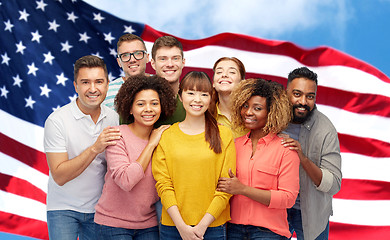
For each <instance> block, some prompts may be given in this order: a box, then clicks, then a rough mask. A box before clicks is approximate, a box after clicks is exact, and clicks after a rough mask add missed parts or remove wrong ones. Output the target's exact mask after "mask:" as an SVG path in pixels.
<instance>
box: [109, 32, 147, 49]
mask: <svg viewBox="0 0 390 240" xmlns="http://www.w3.org/2000/svg"><path fill="white" fill-rule="evenodd" d="M132 41H140V42H142V45H143V46H144V50H145V51H146V45H145V42H144V40H143V39H142V38H140V37H139V36H137V35H134V34H131V33H126V34H124V35H122V36H121V37H120V38H119V40H118V42H117V44H116V47H117V50H118V49H119V47H120V46H121V45H122V43H124V42H132Z"/></svg>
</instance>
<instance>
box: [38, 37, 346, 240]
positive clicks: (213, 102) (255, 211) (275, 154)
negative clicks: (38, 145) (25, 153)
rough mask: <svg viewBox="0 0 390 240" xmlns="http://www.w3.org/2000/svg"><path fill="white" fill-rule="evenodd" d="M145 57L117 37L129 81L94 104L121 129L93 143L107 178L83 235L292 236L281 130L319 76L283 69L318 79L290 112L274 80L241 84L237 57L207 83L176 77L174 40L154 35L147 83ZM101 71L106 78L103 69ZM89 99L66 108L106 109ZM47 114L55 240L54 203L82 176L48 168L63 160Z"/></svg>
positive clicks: (292, 189)
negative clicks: (110, 114)
mask: <svg viewBox="0 0 390 240" xmlns="http://www.w3.org/2000/svg"><path fill="white" fill-rule="evenodd" d="M148 58H149V55H148V54H147V52H146V47H145V44H144V42H143V41H142V39H140V38H139V37H138V36H135V35H132V34H127V35H126V36H123V37H121V38H120V40H119V42H118V59H117V60H118V64H119V66H121V68H122V69H123V70H124V72H125V75H126V76H125V77H123V78H118V79H117V80H114V81H112V82H111V83H110V85H108V80H107V83H104V84H107V86H102V89H105V92H104V97H105V98H106V100H105V101H104V102H103V103H102V104H101V105H102V106H103V105H104V104H106V105H107V106H110V107H112V108H114V109H115V110H116V112H117V113H118V114H119V119H120V121H121V125H119V126H115V127H108V128H106V129H105V130H103V132H102V133H101V134H100V136H99V138H98V139H97V140H96V142H95V144H94V145H96V144H97V142H98V141H99V139H100V140H101V142H102V144H101V145H102V147H101V148H99V149H101V151H99V152H100V153H101V154H104V153H105V159H106V162H107V172H106V173H105V177H104V186H103V190H102V193H101V196H100V195H99V196H97V199H98V201H97V204H96V206H95V207H94V209H95V211H96V212H95V213H94V214H93V215H92V218H93V221H94V223H96V228H97V229H96V230H93V231H92V232H94V234H96V237H97V238H98V239H117V240H120V239H138V240H142V239H152V240H153V239H164V240H165V239H186V240H187V239H246V238H248V239H289V238H290V237H291V235H292V234H291V232H290V229H289V222H288V216H287V209H289V208H291V207H292V206H293V205H294V204H295V203H296V199H297V196H298V192H299V187H300V186H299V178H300V175H299V174H300V171H299V166H300V158H301V156H299V154H301V155H302V150H301V149H300V145H299V144H297V141H295V140H293V139H291V138H288V136H287V137H286V136H283V134H282V131H283V130H285V129H286V128H287V126H288V125H289V123H290V122H291V121H292V117H293V115H294V116H295V115H298V116H299V115H301V116H303V117H304V118H303V120H302V121H301V122H300V123H302V122H304V121H305V120H306V119H307V117H308V116H309V112H310V111H312V110H313V109H314V108H315V106H314V103H315V97H314V98H313V101H311V100H310V99H311V98H310V97H311V96H312V95H313V94H314V95H315V91H316V84H317V82H316V75H315V74H314V73H312V72H311V71H310V70H309V69H307V68H299V69H296V70H294V71H293V72H292V73H290V75H291V74H292V77H291V78H292V79H290V76H289V83H291V81H293V80H294V79H298V80H299V81H298V80H294V81H293V83H294V84H298V83H301V81H306V80H307V77H305V76H300V75H299V74H300V72H303V73H308V74H314V75H315V82H314V80H313V81H312V80H307V81H309V82H310V86H311V88H312V89H311V88H310V91H308V92H309V93H308V94H309V95H310V97H309V98H308V97H307V96H305V97H304V99H307V101H311V102H312V103H310V104H311V105H310V106H311V107H309V109H306V108H307V107H308V105H307V104H306V103H304V104H303V105H302V104H301V103H300V105H299V106H298V107H297V108H296V109H295V110H294V111H295V112H294V114H293V109H294V108H293V107H292V103H291V96H290V95H291V94H294V93H289V94H287V91H286V90H285V89H284V87H283V86H282V85H281V84H279V83H277V82H273V81H269V80H264V79H260V78H257V79H254V78H252V79H245V67H244V64H243V63H242V62H241V61H240V60H239V59H237V58H235V57H222V58H220V59H218V60H217V61H216V62H215V64H214V67H213V77H212V80H211V79H210V77H209V76H208V75H207V74H206V73H205V72H201V71H190V72H188V73H186V74H185V75H184V77H183V78H182V79H181V80H180V76H181V73H182V69H183V67H184V62H185V60H184V56H183V48H182V46H181V44H180V42H179V41H177V40H176V39H175V38H173V37H170V36H164V37H161V38H159V39H157V40H156V42H155V43H154V45H153V48H152V59H151V65H152V67H153V69H155V70H156V74H155V75H150V74H146V73H145V66H146V63H147V62H148V61H149V60H148ZM78 61H79V60H78ZM94 61H95V60H94ZM99 61H102V60H101V59H99ZM103 64H104V63H103ZM76 66H78V64H76V65H75V83H74V84H75V89H76V91H77V90H78V93H79V95H80V94H82V92H81V90H80V88H81V86H83V88H85V89H86V90H85V92H86V93H88V94H89V95H91V88H90V87H89V86H87V85H88V84H91V83H89V81H90V80H88V79H84V80H82V81H81V82H85V86H84V85H81V86H79V85H78V84H79V83H78V82H79V80H78V78H80V76H78V73H77V71H76ZM85 67H86V69H91V68H92V69H94V68H96V66H93V67H91V66H87V65H86V66H85ZM98 68H100V66H98ZM80 69H85V68H83V67H80ZM140 70H141V72H140V73H139V71H140ZM80 71H81V70H80ZM102 71H103V70H102ZM104 71H105V75H106V76H107V70H106V69H105V66H104ZM137 71H138V72H137ZM76 73H77V74H76ZM86 78H88V77H86ZM99 79H100V78H99ZM99 84H103V83H100V82H99ZM87 88H89V89H87ZM107 89H108V93H107ZM113 89H116V90H113ZM110 91H111V93H110ZM299 91H301V90H299ZM299 91H298V92H299ZM302 91H305V93H304V94H306V92H307V91H306V90H302ZM106 93H107V97H106V95H105V94H106ZM102 94H103V93H102ZM298 94H302V93H300V92H299V93H296V95H298ZM89 95H88V96H81V97H79V98H78V99H77V101H76V103H75V104H77V106H79V108H80V110H81V111H82V108H81V107H80V106H83V105H85V106H89V107H91V106H92V105H91V104H92V103H93V104H94V105H96V106H95V108H96V110H95V112H97V117H98V116H99V114H100V115H101V113H102V112H103V109H105V108H103V107H102V108H100V103H101V102H100V103H98V102H97V101H96V99H97V98H96V97H94V98H91V97H89ZM102 96H103V95H102ZM294 97H295V98H296V99H298V98H301V96H294ZM303 101H306V100H303ZM84 102H85V103H84ZM87 103H89V104H90V105H87ZM97 104H98V105H97ZM73 105H74V104H73ZM75 106H76V105H75ZM107 109H108V108H107ZM108 110H110V109H108ZM108 110H104V111H108ZM110 111H112V110H110ZM82 112H83V111H82ZM85 112H86V111H85ZM112 112H113V111H112ZM113 113H115V112H113ZM55 114H58V113H54V115H55ZM84 114H87V113H84ZM97 117H96V120H95V121H94V123H95V124H96V123H97V121H99V120H97ZM51 118H53V117H52V116H50V117H49V119H48V121H47V123H46V125H45V131H46V132H45V134H46V135H45V148H46V151H47V157H48V163H49V168H50V173H51V174H50V179H49V191H48V215H47V216H48V226H49V235H54V234H57V236H59V235H61V234H60V233H58V231H57V229H58V227H56V226H60V225H61V222H60V221H57V220H55V216H56V215H55V214H56V211H55V210H56V209H55V207H52V206H54V205H55V204H57V205H58V200H59V199H60V198H61V197H58V196H59V195H63V194H65V191H68V190H65V188H62V185H64V184H67V182H68V181H73V182H74V184H76V185H74V186H75V187H76V186H77V185H78V183H77V178H78V176H79V175H80V174H82V171H81V170H80V173H78V175H75V174H73V173H72V177H71V178H69V180H67V181H64V182H61V183H59V182H58V177H56V176H58V175H59V173H58V170H57V169H59V168H58V167H57V165H59V164H63V163H65V162H67V161H66V160H68V159H67V158H66V159H65V158H63V160H62V162H61V163H60V162H59V161H58V160H56V159H57V158H58V154H53V153H50V151H54V152H55V151H58V150H57V149H58V148H56V147H55V146H54V145H56V142H55V141H51V139H54V138H57V137H56V136H54V135H53V136H51V135H50V134H51V133H50V132H53V133H54V132H55V129H54V128H53V129H52V130H51V129H50V126H51V121H52V120H50V119H51ZM99 119H100V118H99ZM72 121H73V120H72ZM70 133H71V132H70ZM298 135H299V134H298ZM57 136H58V135H57ZM95 137H97V135H96V136H95ZM93 141H95V140H93ZM336 143H338V142H336ZM94 145H93V146H94ZM93 146H92V147H93ZM103 150H105V152H104V151H103ZM96 154H97V153H96ZM101 154H99V155H98V156H100V155H101ZM76 155H77V154H76ZM61 156H62V155H61ZM80 156H81V155H80ZM302 156H303V157H302V158H303V159H304V158H305V157H304V155H302ZM95 157H96V155H95ZM306 159H307V158H306ZM54 160H55V161H54ZM72 160H73V159H69V162H71V161H72ZM90 163H91V161H90V160H89V163H88V164H90ZM56 164H57V165H56ZM88 164H87V165H85V166H84V169H88ZM69 169H70V168H69ZM56 171H57V172H56ZM70 172H72V171H70ZM340 175H341V172H340ZM95 177H96V176H95ZM92 178H93V177H92ZM323 179H325V177H324V178H323ZM321 181H322V182H323V181H324V180H320V182H321ZM340 181H341V176H340ZM83 184H86V183H85V182H83ZM88 184H90V183H88ZM321 184H322V183H321ZM335 184H336V183H335ZM318 185H320V183H318ZM69 186H70V185H69ZM53 189H57V190H56V197H53V196H54V194H53V193H52V192H53V191H54V190H53ZM335 189H336V188H335ZM338 189H339V188H338ZM69 191H70V190H69ZM335 191H336V190H335ZM336 192H337V191H336ZM77 194H78V195H80V194H81V195H82V194H83V193H77ZM75 196H76V195H75ZM61 201H62V200H61ZM161 204H162V205H161ZM326 206H328V205H326ZM330 207H331V205H330ZM51 208H53V209H51ZM330 211H331V210H330ZM61 214H62V213H61ZM329 214H330V213H329ZM327 217H328V216H327ZM299 221H301V220H300V219H299ZM327 221H328V220H327ZM327 223H328V222H327ZM55 224H57V225H55ZM58 224H59V225H58ZM301 224H302V223H301ZM325 225H326V224H325ZM328 226H329V223H328V225H327V229H325V232H327V231H328ZM301 228H302V227H301ZM316 231H317V230H316ZM320 231H323V229H322V226H321V229H320ZM316 234H317V233H316ZM326 234H327V233H326ZM76 235H77V234H76ZM87 235H88V234H87ZM76 237H77V236H76ZM86 239H90V238H88V237H87V238H86Z"/></svg>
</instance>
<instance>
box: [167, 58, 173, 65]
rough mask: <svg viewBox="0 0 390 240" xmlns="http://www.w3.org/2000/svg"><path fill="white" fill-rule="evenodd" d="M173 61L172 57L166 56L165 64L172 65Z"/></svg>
mask: <svg viewBox="0 0 390 240" xmlns="http://www.w3.org/2000/svg"><path fill="white" fill-rule="evenodd" d="M172 63H173V61H172V59H171V58H168V60H167V66H173V64H172Z"/></svg>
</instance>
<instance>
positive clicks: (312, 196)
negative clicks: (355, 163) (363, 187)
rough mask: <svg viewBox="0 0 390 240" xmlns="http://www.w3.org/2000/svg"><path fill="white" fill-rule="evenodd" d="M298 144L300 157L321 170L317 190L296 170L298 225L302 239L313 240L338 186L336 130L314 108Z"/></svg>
mask: <svg viewBox="0 0 390 240" xmlns="http://www.w3.org/2000/svg"><path fill="white" fill-rule="evenodd" d="M299 143H300V144H301V147H302V151H303V154H304V155H305V156H306V157H308V158H309V159H310V160H311V161H312V162H314V163H315V164H316V165H317V166H318V167H319V168H320V169H321V171H322V180H321V183H320V185H319V186H318V187H317V186H315V184H314V183H313V181H312V180H311V179H310V177H309V176H308V175H307V173H306V172H305V170H304V169H303V168H302V166H300V168H299V183H300V190H299V194H300V200H301V213H302V226H303V232H304V237H305V239H309V240H310V239H315V238H316V237H317V236H318V235H319V234H320V233H321V232H323V231H324V230H325V227H326V225H327V223H328V221H329V217H330V215H332V214H333V211H332V198H333V195H334V194H336V193H337V192H338V191H339V190H340V187H341V178H342V174H341V156H340V144H339V140H338V137H337V131H336V129H335V127H334V126H333V124H332V123H331V122H330V120H329V119H328V118H327V117H326V116H325V115H324V114H323V113H321V112H319V111H318V110H317V109H316V108H315V109H313V113H312V115H311V117H310V118H309V119H308V120H307V121H306V122H304V123H303V124H302V127H301V131H300V133H299Z"/></svg>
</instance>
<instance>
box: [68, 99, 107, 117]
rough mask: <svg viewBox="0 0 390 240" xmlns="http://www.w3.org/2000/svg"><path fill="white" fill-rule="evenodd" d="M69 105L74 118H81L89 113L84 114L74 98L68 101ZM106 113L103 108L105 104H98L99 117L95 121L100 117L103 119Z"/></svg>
mask: <svg viewBox="0 0 390 240" xmlns="http://www.w3.org/2000/svg"><path fill="white" fill-rule="evenodd" d="M70 107H71V111H72V114H73V116H74V118H75V119H77V120H79V119H81V118H84V117H89V118H90V116H89V115H87V114H84V113H83V112H82V111H81V110H80V108H79V107H78V106H77V103H76V100H74V101H72V102H71V103H70ZM106 115H107V109H106V108H105V106H104V105H103V104H102V105H100V115H99V119H98V120H97V122H96V123H98V122H99V121H100V120H101V119H103V118H104V117H105V116H106Z"/></svg>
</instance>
